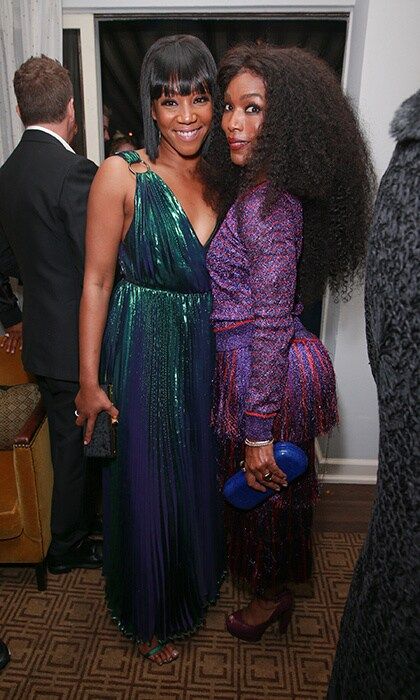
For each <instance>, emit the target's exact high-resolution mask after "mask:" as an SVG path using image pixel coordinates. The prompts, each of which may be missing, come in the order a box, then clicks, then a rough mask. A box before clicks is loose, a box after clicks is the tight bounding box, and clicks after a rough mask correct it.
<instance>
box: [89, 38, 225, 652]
mask: <svg viewBox="0 0 420 700" xmlns="http://www.w3.org/2000/svg"><path fill="white" fill-rule="evenodd" d="M215 75H216V68H215V65H214V61H213V58H212V57H211V54H210V53H209V51H208V49H207V48H206V47H205V46H204V44H203V43H202V42H201V41H200V40H199V39H197V38H195V37H190V36H175V37H165V38H164V39H160V40H159V41H157V42H156V43H155V44H154V45H153V46H152V47H151V48H150V49H149V51H148V53H147V54H146V56H145V59H144V62H143V66H142V73H141V100H142V110H143V119H144V128H145V144H146V148H145V150H144V151H143V150H141V151H131V152H125V153H121V154H118V156H115V157H112V158H108V159H107V160H106V161H105V162H104V163H103V165H102V166H101V167H100V169H99V171H98V174H97V176H96V177H95V180H94V183H93V185H92V189H91V194H90V198H89V208H88V225H87V247H86V271H85V281H84V289H83V297H82V302H81V322H80V331H81V333H80V335H81V369H80V392H79V395H78V398H77V400H76V405H77V409H78V413H79V418H78V422H79V424H81V423H83V422H84V421H87V429H86V441H87V442H88V441H89V440H90V436H91V433H92V429H93V425H94V422H95V418H96V416H97V414H98V412H99V411H100V410H103V409H104V410H106V411H108V412H109V413H110V414H111V415H112V416H114V417H115V416H116V415H117V414H118V420H119V426H118V456H117V458H116V459H115V460H113V461H112V463H111V464H110V465H109V466H105V468H104V574H105V577H106V598H107V603H108V606H109V609H110V611H111V614H112V616H113V617H114V619H115V620H116V621H117V622H118V625H119V627H120V629H121V630H122V631H123V632H125V633H126V634H128V635H130V636H131V637H133V638H134V639H135V640H136V641H137V642H138V643H139V645H140V646H139V648H140V652H141V653H142V654H143V655H144V656H147V657H148V658H151V659H152V660H153V661H155V662H157V663H159V664H161V663H165V662H169V661H172V660H173V659H174V658H176V656H177V655H178V652H177V650H176V649H175V647H174V646H173V645H172V644H171V643H170V642H168V640H173V639H174V638H177V637H181V636H184V635H185V634H188V633H190V632H192V631H194V630H195V629H196V628H197V626H199V625H200V624H201V622H202V621H203V618H204V615H205V611H206V608H207V606H208V604H209V603H210V602H212V601H214V600H215V598H216V597H217V595H218V591H219V586H220V582H221V579H222V576H223V569H224V549H223V539H222V537H223V534H222V530H221V523H222V520H221V518H220V506H219V495H218V489H217V483H216V465H215V457H214V447H213V439H212V435H211V432H210V428H209V424H210V422H209V416H210V386H211V379H212V373H213V345H212V337H211V331H210V322H209V314H210V310H211V296H210V282H209V277H208V273H207V270H206V264H205V259H206V250H207V245H208V243H209V241H210V238H211V236H212V233H213V231H214V229H215V226H216V215H215V212H214V211H213V209H212V208H211V207H210V206H209V205H208V204H207V203H206V201H205V199H204V194H203V192H204V186H203V183H202V181H201V178H200V176H199V170H198V168H199V164H200V157H201V154H202V152H203V149H205V147H206V140H207V138H208V136H209V134H210V130H211V124H212V115H213V95H214V89H215ZM116 263H117V264H118V268H119V273H120V276H121V277H120V279H119V281H118V283H117V285H116V286H115V288H114V289H113V291H112V287H113V279H114V270H115V265H116ZM111 292H112V294H111ZM101 345H102V351H101ZM100 357H101V368H102V369H101V374H102V375H103V376H102V378H103V379H104V380H106V381H107V382H110V383H112V384H113V392H114V401H115V406H117V407H118V411H117V409H116V408H115V407H114V406H113V405H112V404H111V403H110V400H109V399H108V398H107V396H106V394H105V393H104V392H103V391H102V390H101V388H100V386H99V384H98V376H99V371H100V367H99V366H100Z"/></svg>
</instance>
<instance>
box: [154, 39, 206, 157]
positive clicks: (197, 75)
mask: <svg viewBox="0 0 420 700" xmlns="http://www.w3.org/2000/svg"><path fill="white" fill-rule="evenodd" d="M216 74H217V68H216V64H215V62H214V58H213V56H212V55H211V53H210V51H209V50H208V48H207V46H206V45H205V44H203V42H202V41H201V39H198V37H196V36H191V35H189V34H176V35H173V36H165V37H163V38H162V39H158V40H157V41H155V43H154V44H152V46H151V47H150V49H149V50H148V51H147V53H146V55H145V57H144V59H143V64H142V67H141V74H140V100H141V109H142V115H143V129H144V144H145V148H146V153H147V155H148V156H149V158H150V159H151V160H152V161H154V160H156V158H157V155H158V149H159V134H158V129H157V127H156V124H155V122H154V120H153V117H152V103H153V100H157V99H159V97H161V95H162V94H164V95H165V96H167V97H169V96H170V95H173V94H174V93H175V92H177V93H179V94H180V95H190V94H191V93H192V92H208V93H209V95H210V96H211V98H212V100H214V98H215V95H216V91H217V86H216V85H217V84H216ZM208 141H209V140H208V139H207V140H206V142H205V143H204V146H203V149H202V153H205V152H206V149H207V148H208Z"/></svg>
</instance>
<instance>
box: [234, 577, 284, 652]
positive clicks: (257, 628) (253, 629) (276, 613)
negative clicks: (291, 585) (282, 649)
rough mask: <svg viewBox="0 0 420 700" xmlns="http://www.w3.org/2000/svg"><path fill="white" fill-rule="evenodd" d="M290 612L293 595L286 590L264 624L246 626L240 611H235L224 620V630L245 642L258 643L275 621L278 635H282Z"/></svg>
mask: <svg viewBox="0 0 420 700" xmlns="http://www.w3.org/2000/svg"><path fill="white" fill-rule="evenodd" d="M292 612H293V594H292V593H291V591H289V590H287V589H286V590H284V591H283V592H282V593H281V595H280V597H279V601H278V604H277V606H276V607H275V609H274V610H273V612H272V613H271V615H270V617H269V618H268V620H267V621H266V622H262V623H261V624H260V625H248V624H247V623H246V622H244V621H243V620H242V614H241V610H236V612H233V613H231V614H230V615H228V617H227V618H226V629H227V631H228V632H229V633H230V634H231V635H232V636H233V637H237V638H238V639H243V640H244V641H245V642H259V641H260V639H261V637H262V636H263V634H264V632H265V631H266V629H267V628H268V627H270V625H272V624H274V623H275V622H277V621H278V623H279V631H280V634H284V632H286V630H287V627H288V625H289V622H290V619H291V617H292Z"/></svg>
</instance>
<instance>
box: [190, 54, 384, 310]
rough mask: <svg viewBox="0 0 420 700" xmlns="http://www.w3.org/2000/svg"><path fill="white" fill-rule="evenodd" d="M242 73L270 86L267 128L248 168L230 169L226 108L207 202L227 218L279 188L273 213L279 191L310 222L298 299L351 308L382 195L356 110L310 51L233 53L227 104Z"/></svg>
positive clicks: (210, 158) (211, 154)
mask: <svg viewBox="0 0 420 700" xmlns="http://www.w3.org/2000/svg"><path fill="white" fill-rule="evenodd" d="M244 71H249V72H251V73H253V74H254V75H257V76H259V77H260V78H262V80H263V81H264V84H265V88H266V111H265V118H264V122H263V125H262V128H261V131H260V133H259V136H258V140H257V142H256V144H255V146H254V148H253V152H252V157H251V158H250V159H249V162H248V163H247V166H246V167H245V168H240V167H238V166H235V165H234V164H232V162H231V160H230V156H229V149H228V146H227V142H226V138H225V136H224V134H223V132H222V130H221V127H220V121H221V113H222V109H223V105H222V104H220V105H218V108H217V109H216V116H215V118H216V121H217V125H216V127H215V131H214V135H213V138H212V142H211V144H210V148H209V151H208V153H207V155H206V161H205V164H204V165H203V168H202V171H203V177H204V180H205V182H206V186H207V197H208V199H209V201H211V202H212V204H213V205H214V206H215V208H217V209H218V211H219V213H220V216H223V215H224V214H225V213H226V210H227V208H228V207H229V205H230V204H231V203H232V202H233V200H234V199H235V198H236V197H237V196H238V195H239V194H240V193H241V192H243V191H244V190H246V189H247V188H248V187H249V186H250V185H252V184H253V183H255V182H257V181H258V179H261V175H264V177H267V179H268V180H269V182H270V183H271V187H270V188H269V190H268V192H267V196H266V200H265V202H264V205H263V206H264V211H265V212H268V211H269V209H270V206H272V204H273V203H274V201H275V200H276V197H277V196H278V192H279V191H287V192H290V193H291V194H293V195H295V196H297V197H298V198H299V199H301V201H302V204H303V215H304V229H303V251H302V255H301V258H300V261H299V268H298V294H299V296H300V298H301V300H302V301H303V302H306V303H307V302H311V301H314V300H317V299H320V298H321V296H322V294H323V293H324V291H325V287H326V284H327V283H329V284H330V286H331V289H332V291H333V293H335V295H336V296H338V295H341V296H342V297H343V298H348V297H349V296H350V294H351V290H352V286H353V282H354V280H355V278H356V277H357V276H358V275H359V274H360V272H361V269H362V263H363V260H364V257H365V249H366V238H367V231H368V227H369V222H370V218H371V209H372V201H373V193H374V189H375V177H374V172H373V167H372V164H371V159H370V155H369V151H368V148H367V146H366V143H365V141H364V138H363V136H362V134H361V130H360V127H359V125H358V122H357V119H356V117H355V114H354V112H353V109H352V107H351V105H350V104H349V102H348V100H347V99H346V97H345V96H344V95H343V92H342V90H341V86H340V84H339V81H338V79H337V77H336V75H335V74H334V73H333V71H332V70H331V68H330V67H329V66H328V65H327V64H326V63H325V62H324V61H322V60H321V59H319V58H317V57H316V56H314V55H312V54H311V53H309V52H307V51H305V50H303V49H299V48H279V47H276V46H271V45H268V44H241V45H238V46H235V47H233V48H232V49H230V50H229V51H228V52H227V53H226V54H225V56H224V57H223V59H222V61H221V64H220V68H219V74H218V82H219V88H220V93H221V95H222V96H223V94H224V92H225V90H226V88H227V87H228V85H229V83H230V81H231V80H232V79H233V78H234V77H235V76H236V75H237V74H238V73H241V72H244ZM213 164H214V165H213Z"/></svg>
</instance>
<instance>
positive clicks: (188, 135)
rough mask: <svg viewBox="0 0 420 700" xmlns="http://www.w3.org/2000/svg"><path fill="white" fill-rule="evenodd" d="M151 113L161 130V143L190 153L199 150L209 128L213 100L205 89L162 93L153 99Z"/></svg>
mask: <svg viewBox="0 0 420 700" xmlns="http://www.w3.org/2000/svg"><path fill="white" fill-rule="evenodd" d="M152 116H153V119H155V121H156V125H157V127H158V129H159V131H160V133H161V142H160V145H161V146H163V145H165V146H169V148H171V149H173V150H175V151H176V152H177V153H179V154H180V155H182V156H184V157H188V156H190V157H191V156H194V155H196V154H197V153H198V152H199V150H200V148H201V146H202V145H203V142H204V139H205V138H206V136H207V134H208V133H209V131H210V129H211V125H212V119H213V104H212V100H211V97H210V95H209V94H208V93H207V92H205V93H197V92H196V93H191V94H189V95H180V94H179V93H174V94H173V95H169V96H166V95H165V94H162V95H161V96H160V97H159V98H158V99H157V100H153V106H152Z"/></svg>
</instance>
